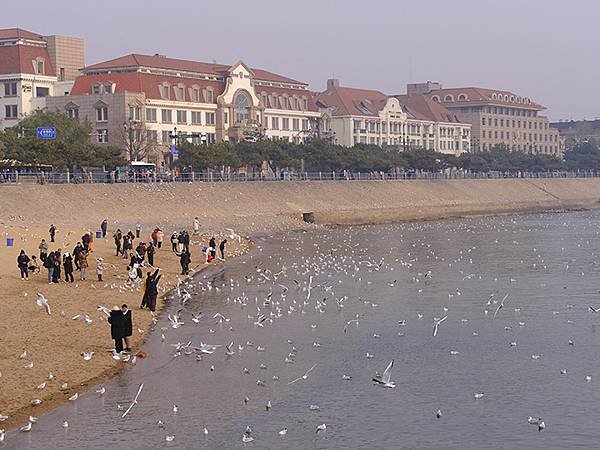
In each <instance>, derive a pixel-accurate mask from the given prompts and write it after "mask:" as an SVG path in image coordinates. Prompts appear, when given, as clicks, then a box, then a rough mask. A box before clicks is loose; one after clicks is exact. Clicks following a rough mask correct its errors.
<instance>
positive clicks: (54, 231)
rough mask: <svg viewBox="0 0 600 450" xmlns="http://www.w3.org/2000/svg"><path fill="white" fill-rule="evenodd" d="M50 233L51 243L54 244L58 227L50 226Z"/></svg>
mask: <svg viewBox="0 0 600 450" xmlns="http://www.w3.org/2000/svg"><path fill="white" fill-rule="evenodd" d="M48 233H50V242H54V237H55V236H56V227H55V226H54V224H50V229H49V230H48Z"/></svg>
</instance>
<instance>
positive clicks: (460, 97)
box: [458, 94, 467, 102]
mask: <svg viewBox="0 0 600 450" xmlns="http://www.w3.org/2000/svg"><path fill="white" fill-rule="evenodd" d="M466 100H467V95H466V94H460V95H459V96H458V101H459V102H464V101H466Z"/></svg>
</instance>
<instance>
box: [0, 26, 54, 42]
mask: <svg viewBox="0 0 600 450" xmlns="http://www.w3.org/2000/svg"><path fill="white" fill-rule="evenodd" d="M4 39H29V40H31V41H43V40H44V37H43V36H42V35H41V34H37V33H32V32H31V31H27V30H23V29H21V28H5V29H2V30H0V40H4Z"/></svg>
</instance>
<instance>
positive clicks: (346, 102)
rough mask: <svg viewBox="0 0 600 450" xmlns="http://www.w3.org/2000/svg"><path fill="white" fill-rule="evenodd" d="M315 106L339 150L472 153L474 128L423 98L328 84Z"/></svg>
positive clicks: (323, 127) (334, 82)
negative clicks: (370, 146) (365, 148)
mask: <svg viewBox="0 0 600 450" xmlns="http://www.w3.org/2000/svg"><path fill="white" fill-rule="evenodd" d="M316 102H317V106H318V107H319V108H320V109H321V110H322V112H323V125H322V130H323V131H324V132H325V133H328V134H329V136H330V138H331V140H332V141H333V142H336V143H337V144H340V145H344V146H347V147H351V146H353V145H356V144H374V145H379V146H398V147H401V148H404V149H412V148H425V149H431V150H436V151H439V152H443V153H451V154H456V155H458V154H460V153H462V152H465V151H468V150H469V142H470V128H471V126H470V125H469V124H468V123H461V122H460V121H459V120H458V117H457V116H456V114H454V113H452V112H450V111H448V110H447V109H446V108H444V107H443V106H442V105H441V104H439V103H436V102H433V101H432V100H430V99H428V98H427V97H426V96H424V95H397V96H389V95H386V94H384V93H382V92H380V91H375V90H369V89H354V88H348V87H342V86H340V83H339V81H338V80H328V81H327V90H326V91H324V92H322V93H320V94H318V95H317V100H316Z"/></svg>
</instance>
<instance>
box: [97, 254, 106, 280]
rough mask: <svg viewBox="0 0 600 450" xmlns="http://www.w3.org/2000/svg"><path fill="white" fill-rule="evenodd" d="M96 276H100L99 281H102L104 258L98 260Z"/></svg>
mask: <svg viewBox="0 0 600 450" xmlns="http://www.w3.org/2000/svg"><path fill="white" fill-rule="evenodd" d="M96 275H98V281H102V275H104V260H103V259H102V258H98V259H97V260H96Z"/></svg>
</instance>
